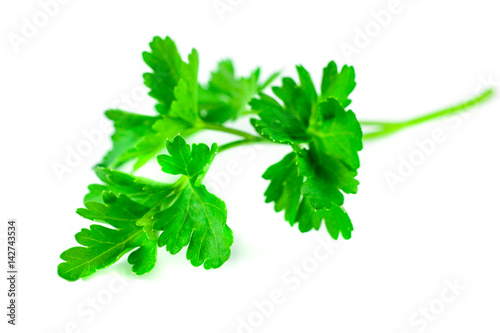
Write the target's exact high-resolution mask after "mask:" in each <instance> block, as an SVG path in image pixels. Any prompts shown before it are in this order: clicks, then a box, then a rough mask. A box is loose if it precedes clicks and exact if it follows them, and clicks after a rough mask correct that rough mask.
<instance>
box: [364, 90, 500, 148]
mask: <svg viewBox="0 0 500 333" xmlns="http://www.w3.org/2000/svg"><path fill="white" fill-rule="evenodd" d="M493 93H494V90H493V89H491V88H490V89H488V90H486V91H485V92H483V93H482V94H480V95H479V96H477V97H474V98H472V99H470V100H468V101H465V102H463V103H460V104H458V105H454V106H452V107H448V108H445V109H441V110H438V111H435V112H432V113H429V114H426V115H423V116H420V117H416V118H413V119H409V120H405V121H401V122H381V121H360V124H361V125H364V126H378V127H380V128H379V130H376V131H373V132H369V133H366V134H364V135H363V139H364V140H368V139H376V138H380V137H383V136H387V135H389V134H393V133H395V132H398V131H400V130H402V129H405V128H408V127H411V126H415V125H418V124H421V123H424V122H427V121H430V120H433V119H436V118H440V117H444V116H449V115H452V114H455V113H458V112H460V111H464V110H466V109H470V108H472V107H474V106H476V105H478V104H481V103H483V102H485V101H486V100H488V99H489V98H491V97H492V96H493Z"/></svg>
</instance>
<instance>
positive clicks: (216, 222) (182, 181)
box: [58, 37, 493, 281]
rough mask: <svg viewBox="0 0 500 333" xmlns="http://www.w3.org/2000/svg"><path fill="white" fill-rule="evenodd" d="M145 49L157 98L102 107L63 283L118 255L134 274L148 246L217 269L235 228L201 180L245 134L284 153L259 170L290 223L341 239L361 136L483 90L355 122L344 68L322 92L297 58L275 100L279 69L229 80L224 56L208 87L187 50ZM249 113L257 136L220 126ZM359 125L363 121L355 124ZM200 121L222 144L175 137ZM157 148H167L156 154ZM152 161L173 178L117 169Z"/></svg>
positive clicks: (348, 227)
mask: <svg viewBox="0 0 500 333" xmlns="http://www.w3.org/2000/svg"><path fill="white" fill-rule="evenodd" d="M150 46H151V51H150V52H145V53H144V54H143V57H144V61H145V62H146V64H147V65H148V66H149V67H150V68H151V70H152V72H151V73H146V74H144V83H145V85H146V86H147V87H149V89H150V93H149V94H150V95H151V97H153V98H154V99H156V100H157V104H156V110H157V115H155V116H145V115H140V114H135V113H131V112H128V111H124V110H109V111H106V116H107V117H108V118H109V119H110V120H112V121H113V122H114V126H115V133H114V134H113V136H112V141H113V147H112V149H111V150H110V151H109V152H108V153H107V154H106V156H105V157H104V158H103V160H102V162H101V163H100V164H99V165H98V166H96V167H95V172H96V175H97V177H98V178H99V179H100V181H101V182H102V183H101V184H92V185H90V186H89V193H88V194H87V195H86V196H85V198H84V204H85V208H80V209H78V210H77V213H78V214H79V215H81V216H82V217H84V218H86V219H89V220H91V221H94V222H97V223H98V224H93V225H91V226H90V227H89V229H82V230H81V231H80V232H79V233H77V234H76V236H75V237H76V240H77V242H78V243H79V244H80V245H81V246H78V247H73V248H70V249H68V250H66V251H64V252H63V253H62V254H61V259H63V260H64V262H63V263H61V264H60V265H59V267H58V273H59V275H60V276H61V277H62V278H64V279H66V280H69V281H75V280H78V279H79V278H82V277H85V276H89V275H91V274H93V273H95V272H96V271H97V270H99V269H103V268H106V267H108V266H110V265H111V264H113V263H115V262H116V261H118V260H119V259H120V258H121V257H122V256H123V255H125V254H127V253H130V254H129V255H128V262H129V263H130V265H132V271H133V272H134V273H136V274H137V275H142V274H145V273H148V272H149V271H151V270H152V269H153V268H154V266H155V263H156V257H157V249H158V248H162V247H165V248H166V250H167V251H168V252H170V253H171V254H177V253H178V252H180V251H181V250H182V249H183V248H185V247H186V248H187V250H186V257H187V259H188V260H189V261H191V264H192V265H193V266H201V265H203V267H205V268H206V269H210V268H218V267H220V266H221V265H222V264H224V263H225V262H226V261H227V260H228V259H229V257H230V253H231V251H230V248H231V245H232V243H233V233H232V231H231V229H230V228H229V227H228V225H227V223H226V220H227V211H226V205H225V203H224V201H222V200H221V199H220V198H218V197H217V196H215V195H214V194H212V193H210V192H209V191H208V190H207V188H206V187H205V186H204V185H203V178H204V176H205V174H206V173H207V171H208V169H209V167H210V165H211V163H212V161H213V159H214V158H215V156H216V154H217V153H218V152H222V151H225V150H228V149H231V148H234V147H238V146H241V145H246V144H253V143H276V144H282V145H287V146H289V147H290V153H288V154H287V155H285V156H284V157H283V158H282V159H281V160H280V161H278V162H277V163H275V164H273V165H271V166H270V167H269V168H268V169H267V170H266V172H265V173H264V174H263V178H264V179H266V180H269V187H268V188H267V190H266V191H265V193H264V195H265V201H266V202H268V203H271V202H274V208H275V210H276V212H280V211H284V217H285V220H286V221H288V222H289V223H290V224H291V225H292V226H293V225H295V224H297V225H298V228H299V230H300V231H301V232H308V231H310V230H312V229H316V230H317V229H319V228H320V227H321V225H322V224H323V223H324V225H325V227H326V230H327V231H328V233H329V234H330V235H331V236H332V237H333V238H334V239H337V238H338V237H339V235H342V237H343V238H345V239H349V238H351V233H352V231H353V226H352V223H351V220H350V218H349V216H348V215H347V213H346V211H345V210H344V208H343V204H344V194H354V193H356V192H357V190H358V185H359V182H358V181H357V180H356V176H357V172H358V169H359V167H360V160H359V156H358V153H359V151H360V150H361V149H362V148H363V140H367V139H372V138H378V137H382V136H386V135H390V134H393V133H395V132H397V131H399V130H402V129H405V128H407V127H410V126H414V125H417V124H420V123H423V122H426V121H429V120H432V119H435V118H438V117H442V116H446V115H450V114H453V113H456V112H459V111H462V110H464V109H467V108H470V107H473V106H475V105H477V104H479V103H482V102H484V101H485V100H487V99H488V98H489V97H491V95H492V94H493V91H492V90H491V89H490V90H487V91H485V92H484V93H483V94H481V95H480V96H477V97H475V98H474V99H472V100H470V101H467V102H465V103H462V104H460V105H457V106H454V107H451V108H447V109H444V110H440V111H437V112H433V113H431V114H428V115H424V116H422V117H418V118H415V119H411V120H408V121H403V122H397V123H390V122H379V121H358V120H357V119H356V116H355V114H354V113H353V112H352V111H351V110H349V109H347V108H348V106H349V105H350V104H351V100H350V99H349V95H350V94H351V93H352V91H353V90H354V87H355V86H356V82H355V75H354V69H353V68H352V67H349V66H344V67H342V68H341V69H339V68H338V67H337V65H336V64H335V62H333V61H332V62H330V63H329V64H328V65H327V66H326V67H325V68H324V70H323V78H322V82H321V86H320V90H319V91H317V90H316V88H315V85H314V83H313V82H312V80H311V76H310V75H309V73H308V72H307V71H306V69H305V68H304V67H302V66H297V74H298V82H296V81H295V80H293V79H292V78H288V77H285V78H283V79H282V83H281V85H280V86H273V87H272V89H271V90H272V93H273V95H275V96H276V97H272V96H270V95H269V94H266V93H264V90H265V89H266V88H267V87H269V86H270V85H271V84H272V83H273V82H274V80H275V79H276V78H277V77H278V76H279V73H278V72H277V73H274V74H272V75H271V76H270V77H269V78H268V79H266V80H264V81H263V82H261V80H260V69H256V70H254V71H253V72H252V73H251V74H250V76H248V77H237V76H236V74H235V70H234V66H233V63H232V62H231V61H229V60H224V61H222V62H220V63H219V64H218V67H217V69H216V70H215V71H214V72H213V73H212V75H211V78H210V80H209V82H208V84H205V85H202V84H200V83H199V82H198V64H199V58H198V53H197V51H196V50H193V51H192V52H191V53H190V54H189V56H188V60H187V62H185V61H183V60H182V58H181V56H180V55H179V52H178V50H177V47H176V45H175V43H174V42H173V41H172V40H171V39H170V38H166V39H162V38H160V37H155V38H154V39H153V41H152V42H151V44H150ZM248 115H253V117H251V118H250V122H251V124H252V125H253V127H254V128H255V131H256V133H257V134H251V133H247V132H244V131H241V130H239V129H235V128H231V127H227V126H226V125H225V124H226V123H227V122H230V121H234V120H236V119H238V118H241V117H244V116H248ZM362 126H364V127H369V128H372V131H371V132H366V133H363V131H362ZM203 130H210V131H219V132H225V133H229V134H232V135H235V136H237V137H239V139H238V140H235V141H232V142H229V143H226V144H223V145H221V146H220V147H219V146H218V145H217V144H215V143H214V144H213V145H212V146H211V147H208V146H207V145H206V144H203V143H202V144H192V145H189V144H187V143H186V141H185V139H184V138H185V137H188V136H190V135H192V134H194V133H197V132H199V131H203ZM165 145H166V148H167V154H162V155H157V154H158V153H159V152H160V150H162V149H163V148H164V147H165ZM155 156H156V157H157V162H158V164H159V167H160V168H161V170H162V171H163V172H165V173H167V174H169V175H177V176H178V179H177V180H176V181H175V182H173V183H160V182H157V181H154V180H151V179H147V178H141V177H136V176H134V175H132V174H128V173H124V172H122V171H119V170H118V169H120V167H122V166H123V165H124V164H125V163H127V162H133V163H134V164H133V171H135V170H137V169H139V168H140V167H141V166H143V165H144V164H145V163H147V162H148V161H149V160H151V159H152V158H153V157H155Z"/></svg>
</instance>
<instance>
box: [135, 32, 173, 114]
mask: <svg viewBox="0 0 500 333" xmlns="http://www.w3.org/2000/svg"><path fill="white" fill-rule="evenodd" d="M149 45H150V46H151V52H144V53H143V58H144V62H145V63H146V64H147V65H148V66H149V67H151V69H152V70H153V72H152V73H145V74H144V84H145V85H146V86H147V87H148V88H150V89H151V91H150V93H149V95H150V96H151V97H153V98H155V99H156V100H158V102H159V104H158V105H157V110H158V111H159V112H160V113H162V114H167V112H168V111H169V110H170V106H171V104H172V102H173V101H174V100H175V95H174V89H175V87H176V86H177V84H178V82H179V80H180V79H181V69H182V66H183V61H182V59H181V56H180V55H179V51H178V50H177V46H176V45H175V43H174V41H172V39H171V38H170V37H167V38H165V39H162V38H160V37H155V38H154V39H153V41H152V42H151V43H150V44H149Z"/></svg>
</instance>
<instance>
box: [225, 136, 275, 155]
mask: <svg viewBox="0 0 500 333" xmlns="http://www.w3.org/2000/svg"><path fill="white" fill-rule="evenodd" d="M254 143H277V142H272V141H269V140H266V139H263V138H259V137H255V138H254V139H243V140H237V141H232V142H228V143H226V144H223V145H221V146H220V147H219V149H217V151H218V152H219V153H220V152H223V151H224V150H228V149H231V148H235V147H238V146H243V145H251V144H254Z"/></svg>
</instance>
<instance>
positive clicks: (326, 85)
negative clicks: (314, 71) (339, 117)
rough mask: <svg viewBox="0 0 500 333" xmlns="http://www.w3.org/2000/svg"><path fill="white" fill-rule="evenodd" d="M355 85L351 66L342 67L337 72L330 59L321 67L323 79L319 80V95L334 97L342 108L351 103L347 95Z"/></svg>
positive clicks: (335, 65) (324, 97)
mask: <svg viewBox="0 0 500 333" xmlns="http://www.w3.org/2000/svg"><path fill="white" fill-rule="evenodd" d="M354 87H356V82H355V74H354V68H353V67H351V66H346V65H344V67H342V70H341V71H340V72H338V69H337V64H336V63H335V62H334V61H330V62H329V63H328V65H327V66H326V67H325V68H324V69H323V81H322V82H321V97H322V99H326V98H335V99H336V100H337V101H339V103H340V105H342V106H343V107H344V108H346V107H348V106H349V104H351V100H350V99H349V98H348V97H349V95H350V94H351V93H352V91H353V90H354Z"/></svg>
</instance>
